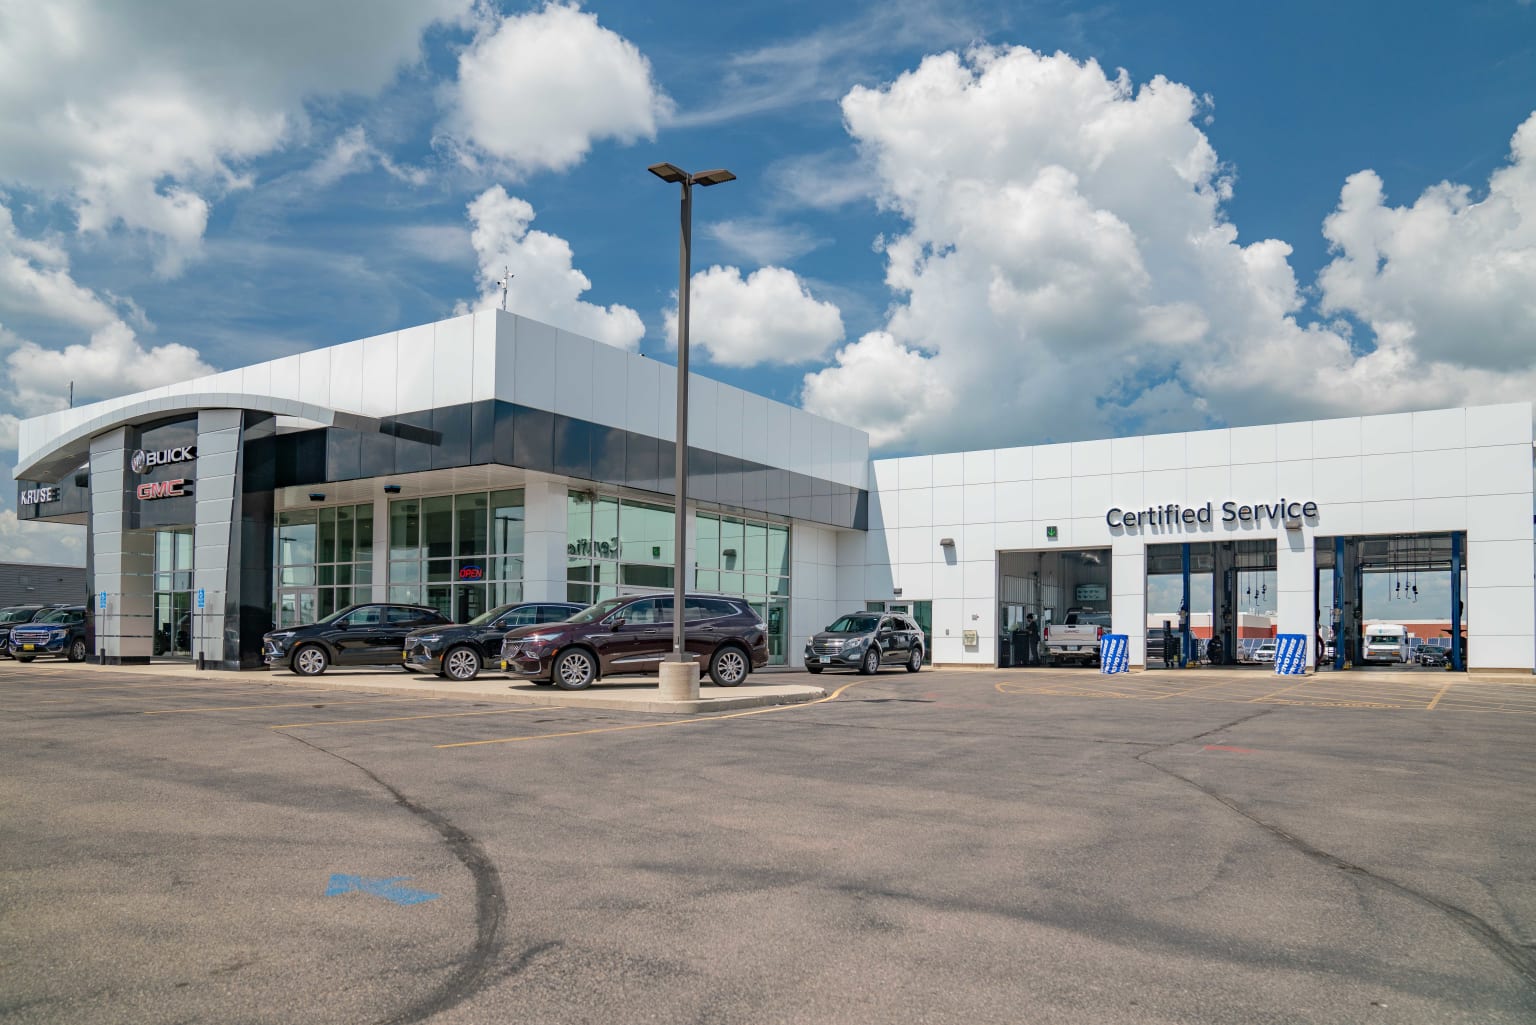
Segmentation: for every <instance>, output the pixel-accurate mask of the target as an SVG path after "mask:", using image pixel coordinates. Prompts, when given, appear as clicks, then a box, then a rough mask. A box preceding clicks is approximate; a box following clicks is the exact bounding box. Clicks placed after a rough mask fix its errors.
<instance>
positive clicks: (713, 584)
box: [694, 569, 720, 591]
mask: <svg viewBox="0 0 1536 1025" xmlns="http://www.w3.org/2000/svg"><path fill="white" fill-rule="evenodd" d="M694 580H695V583H694V586H695V587H697V588H698V589H699V590H700V591H718V590H720V572H719V570H713V569H701V570H699V571H698V572H697V573H696V574H694Z"/></svg>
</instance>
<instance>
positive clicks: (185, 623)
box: [153, 591, 192, 658]
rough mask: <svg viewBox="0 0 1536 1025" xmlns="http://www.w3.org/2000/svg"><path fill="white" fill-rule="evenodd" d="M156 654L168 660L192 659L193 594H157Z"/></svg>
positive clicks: (165, 592) (188, 592)
mask: <svg viewBox="0 0 1536 1025" xmlns="http://www.w3.org/2000/svg"><path fill="white" fill-rule="evenodd" d="M153 650H154V653H155V654H156V655H159V656H163V657H166V658H191V657H192V592H191V591H156V592H155V643H154V649H153Z"/></svg>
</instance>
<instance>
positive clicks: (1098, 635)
mask: <svg viewBox="0 0 1536 1025" xmlns="http://www.w3.org/2000/svg"><path fill="white" fill-rule="evenodd" d="M1093 639H1094V640H1096V641H1102V640H1103V639H1104V628H1103V627H1102V626H1098V627H1094V634H1093Z"/></svg>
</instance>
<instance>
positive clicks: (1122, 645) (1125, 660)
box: [1099, 634, 1131, 673]
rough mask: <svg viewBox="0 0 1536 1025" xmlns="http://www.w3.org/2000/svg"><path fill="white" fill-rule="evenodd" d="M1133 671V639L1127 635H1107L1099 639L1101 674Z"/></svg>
mask: <svg viewBox="0 0 1536 1025" xmlns="http://www.w3.org/2000/svg"><path fill="white" fill-rule="evenodd" d="M1130 671H1131V639H1130V637H1128V636H1127V635H1125V634H1105V635H1104V636H1103V637H1101V638H1100V639H1099V672H1101V673H1128V672H1130Z"/></svg>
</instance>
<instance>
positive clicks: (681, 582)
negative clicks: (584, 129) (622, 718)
mask: <svg viewBox="0 0 1536 1025" xmlns="http://www.w3.org/2000/svg"><path fill="white" fill-rule="evenodd" d="M650 172H651V173H652V174H654V175H655V176H656V177H658V178H660V179H661V180H662V181H664V182H676V183H678V184H679V185H681V186H682V187H683V210H682V241H681V245H680V249H679V259H678V282H677V457H676V459H675V460H674V470H673V472H674V474H675V478H674V479H675V481H676V484H675V487H674V490H675V491H676V492H677V498H676V502H675V504H674V506H673V516H672V519H673V523H672V528H673V531H672V556H673V559H672V657H671V658H669V659H668V660H667V662H664V663H663V664H662V665H661V667H660V669H661V695H662V697H664V698H677V699H682V700H692V699H695V698H697V697H698V696H699V670H698V667H697V666H696V665H695V664H694V663H693V661H692V660H691V659H690V658H689V657H688V649H687V646H686V641H685V638H684V631H683V625H684V597H683V596H684V594H685V593H686V592H687V590H688V587H687V574H686V570H687V566H686V563H687V554H688V521H687V518H686V517H687V512H688V291H689V284H690V282H689V275H690V263H691V260H690V250H691V248H692V246H693V187H694V186H695V185H705V186H708V185H719V184H720V183H721V182H729V181H735V180H736V176H735V175H734V174H732V173H731V172H729V171H727V170H725V169H724V168H719V169H716V170H714V171H700V172H699V173H698V174H689V173H688V172H687V171H684V170H683V169H682V168H681V167H678V166H677V165H676V164H652V165H651V166H650Z"/></svg>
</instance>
